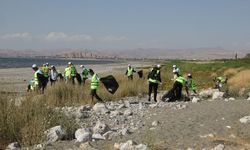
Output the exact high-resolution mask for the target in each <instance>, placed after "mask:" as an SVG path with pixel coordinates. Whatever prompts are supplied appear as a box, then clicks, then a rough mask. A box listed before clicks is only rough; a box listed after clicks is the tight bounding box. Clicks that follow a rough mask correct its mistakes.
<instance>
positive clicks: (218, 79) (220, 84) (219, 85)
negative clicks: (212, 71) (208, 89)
mask: <svg viewBox="0 0 250 150" xmlns="http://www.w3.org/2000/svg"><path fill="white" fill-rule="evenodd" d="M227 80H228V79H227V77H222V76H219V77H215V78H214V82H215V88H216V89H219V91H221V90H222V87H223V86H224V85H225V84H226V83H227Z"/></svg>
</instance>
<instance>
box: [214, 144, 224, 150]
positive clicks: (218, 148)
mask: <svg viewBox="0 0 250 150" xmlns="http://www.w3.org/2000/svg"><path fill="white" fill-rule="evenodd" d="M224 148H225V146H224V145H223V144H219V145H217V146H216V147H214V150H224Z"/></svg>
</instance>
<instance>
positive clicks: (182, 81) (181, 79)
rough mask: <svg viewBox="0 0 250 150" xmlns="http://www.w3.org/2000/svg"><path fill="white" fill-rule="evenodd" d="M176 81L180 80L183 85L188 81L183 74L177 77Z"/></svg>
mask: <svg viewBox="0 0 250 150" xmlns="http://www.w3.org/2000/svg"><path fill="white" fill-rule="evenodd" d="M175 81H177V82H180V83H181V84H182V85H184V84H185V82H186V79H185V78H184V77H182V76H179V77H177V78H176V79H175Z"/></svg>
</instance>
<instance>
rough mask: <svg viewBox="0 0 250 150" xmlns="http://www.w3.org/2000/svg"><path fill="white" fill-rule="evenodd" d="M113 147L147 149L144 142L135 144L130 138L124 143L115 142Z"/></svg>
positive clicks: (120, 149)
mask: <svg viewBox="0 0 250 150" xmlns="http://www.w3.org/2000/svg"><path fill="white" fill-rule="evenodd" d="M114 148H115V149H119V150H147V146H146V145H144V144H139V145H136V143H135V142H133V141H132V140H129V141H127V142H126V143H121V144H118V143H115V144H114Z"/></svg>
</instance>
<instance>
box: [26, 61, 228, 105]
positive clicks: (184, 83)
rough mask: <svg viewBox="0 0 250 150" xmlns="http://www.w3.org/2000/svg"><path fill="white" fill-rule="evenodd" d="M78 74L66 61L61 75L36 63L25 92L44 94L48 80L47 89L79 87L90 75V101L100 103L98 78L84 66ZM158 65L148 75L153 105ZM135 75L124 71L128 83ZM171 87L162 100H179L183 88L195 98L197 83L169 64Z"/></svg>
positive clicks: (219, 85) (217, 81) (217, 82)
mask: <svg viewBox="0 0 250 150" xmlns="http://www.w3.org/2000/svg"><path fill="white" fill-rule="evenodd" d="M80 68H81V73H80V74H79V73H78V72H77V69H76V67H75V65H74V64H73V63H72V62H68V65H67V67H66V68H65V70H64V72H63V73H61V72H60V71H57V69H56V67H55V66H54V65H51V66H49V63H45V64H43V65H42V67H41V68H39V67H38V66H37V65H36V64H33V65H32V69H33V70H34V72H35V73H34V79H32V80H31V81H30V82H29V85H28V89H27V91H39V92H41V93H43V92H44V89H45V88H46V86H47V83H48V82H49V81H50V84H51V86H52V85H53V84H55V82H56V81H58V80H60V81H65V82H66V83H71V84H75V80H77V82H78V83H79V84H80V85H81V84H83V85H84V84H85V81H86V80H87V79H88V77H89V76H90V77H91V78H90V80H91V83H90V89H91V98H92V101H94V98H96V100H97V101H98V102H103V100H102V99H101V98H100V97H99V96H98V95H97V89H98V87H99V85H100V78H99V77H98V75H97V74H96V73H95V72H94V71H93V70H92V69H87V68H86V67H85V66H84V65H80ZM160 70H161V65H160V64H157V65H155V66H154V67H153V68H152V69H151V70H150V71H149V73H148V76H147V79H148V83H149V84H148V101H151V94H152V93H153V94H154V96H153V98H154V101H155V102H157V90H158V86H159V84H160V85H161V84H162V81H161V71H160ZM134 73H136V70H135V69H134V68H133V67H132V66H131V65H130V64H129V65H128V68H127V69H126V73H125V75H126V76H127V78H128V80H129V81H131V82H132V80H133V74H134ZM137 73H138V75H139V77H142V70H141V71H138V72H137ZM171 80H173V87H172V88H171V89H170V90H169V91H168V92H167V93H166V94H165V95H164V96H163V99H162V100H164V101H176V100H180V99H181V98H182V89H183V88H185V91H186V94H187V96H188V97H189V96H192V95H197V84H196V82H195V80H194V78H193V76H192V74H191V73H188V74H187V78H185V77H183V75H182V73H181V70H180V68H178V67H177V65H173V78H172V79H171ZM214 82H215V88H217V89H219V90H221V88H222V87H223V85H224V84H225V83H226V82H227V78H225V77H221V76H220V77H216V78H214Z"/></svg>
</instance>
